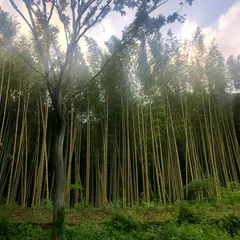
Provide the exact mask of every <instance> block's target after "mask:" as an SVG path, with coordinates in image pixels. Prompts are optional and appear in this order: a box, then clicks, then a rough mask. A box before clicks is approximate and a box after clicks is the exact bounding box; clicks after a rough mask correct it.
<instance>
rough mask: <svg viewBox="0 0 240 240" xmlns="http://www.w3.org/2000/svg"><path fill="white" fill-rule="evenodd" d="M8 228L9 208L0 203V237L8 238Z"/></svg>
mask: <svg viewBox="0 0 240 240" xmlns="http://www.w3.org/2000/svg"><path fill="white" fill-rule="evenodd" d="M10 229H11V224H10V209H9V207H8V206H7V205H0V239H9V238H10V233H11V231H10Z"/></svg>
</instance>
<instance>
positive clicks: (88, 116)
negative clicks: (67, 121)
mask: <svg viewBox="0 0 240 240" xmlns="http://www.w3.org/2000/svg"><path fill="white" fill-rule="evenodd" d="M89 105H90V101H89V93H87V153H86V184H85V202H86V203H87V204H89V187H90V150H91V146H90V144H91V139H90V137H91V123H90V122H91V118H90V106H89Z"/></svg>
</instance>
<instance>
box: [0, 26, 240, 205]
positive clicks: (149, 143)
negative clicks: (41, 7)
mask: <svg viewBox="0 0 240 240" xmlns="http://www.w3.org/2000/svg"><path fill="white" fill-rule="evenodd" d="M15 41H16V43H17V45H18V46H19V49H18V51H19V53H21V54H22V55H23V56H25V58H26V59H28V61H29V62H34V64H35V65H36V66H37V64H38V61H37V55H36V54H35V50H34V48H33V47H32V48H30V47H29V46H34V45H33V44H32V42H31V39H30V38H27V37H24V36H20V37H18V38H17V39H16V40H15ZM85 41H86V44H87V46H88V52H85V53H83V52H81V49H80V48H79V49H78V51H77V53H76V55H75V58H76V61H75V65H74V67H73V69H72V71H73V72H74V73H73V76H74V77H73V79H72V82H71V86H70V87H69V88H67V90H66V91H67V93H66V96H67V97H66V99H65V102H64V103H65V106H64V107H65V108H66V119H68V121H67V134H66V138H65V142H64V159H65V161H64V162H65V171H66V175H67V184H66V199H65V201H66V203H67V204H70V205H71V206H73V205H74V204H77V203H79V202H85V203H87V204H91V205H93V206H97V207H99V206H102V205H103V204H106V203H110V202H119V203H122V205H123V206H132V205H135V204H139V202H141V201H146V202H150V201H157V202H159V203H161V204H167V203H173V202H175V201H177V200H181V199H185V198H189V197H195V198H199V199H201V198H205V197H211V196H213V195H214V196H216V197H217V198H218V199H220V198H221V193H220V188H221V187H222V186H227V185H229V184H230V183H231V182H235V183H238V182H239V170H240V154H239V143H238V136H239V134H240V129H239V121H240V119H239V113H238V112H239V111H238V106H239V104H240V100H239V97H238V94H237V88H238V86H239V82H240V79H239V73H240V59H239V57H238V58H234V57H233V56H230V57H229V58H228V60H227V61H225V59H224V58H223V56H222V55H221V52H220V51H219V50H218V47H217V45H215V43H214V41H213V42H212V43H211V45H210V46H206V45H205V44H204V34H203V33H202V31H201V29H200V28H198V29H196V31H195V33H194V35H193V38H192V40H191V41H185V42H183V41H180V40H178V39H177V38H176V37H175V36H174V35H173V33H172V32H171V30H169V31H168V33H167V35H166V36H162V35H161V34H160V33H159V32H157V33H155V34H152V35H150V36H149V37H147V38H143V39H142V40H141V41H139V42H137V43H135V44H134V45H132V46H130V47H129V48H127V49H125V50H124V51H123V52H122V53H121V55H118V56H117V61H115V62H114V63H113V64H111V65H110V66H109V67H108V68H106V69H104V70H103V72H102V74H101V76H100V77H99V78H98V79H96V80H95V81H94V82H90V83H88V79H89V78H90V76H92V75H93V74H94V73H95V72H97V71H98V70H99V69H100V68H101V67H102V65H103V64H104V61H105V59H106V58H107V55H108V54H109V52H111V45H112V44H113V42H114V38H113V39H111V40H110V41H109V42H108V44H107V45H106V46H107V47H106V49H101V48H100V47H99V46H98V45H97V43H96V41H95V40H94V39H92V38H87V37H86V38H85ZM111 43H112V44H111ZM0 61H1V63H0V65H1V68H0V73H1V89H0V93H1V109H0V110H1V115H0V116H1V122H2V124H1V131H0V142H1V148H0V151H1V161H0V164H1V167H0V169H1V173H0V186H1V188H0V191H1V196H2V198H3V199H5V200H4V201H6V202H7V203H13V202H17V203H19V204H20V205H21V206H23V207H26V206H31V205H32V204H38V203H40V202H41V201H42V200H43V199H47V200H49V199H51V197H52V186H53V180H52V179H53V175H54V172H53V171H52V166H51V162H49V158H50V154H51V143H52V132H53V131H54V127H55V122H54V120H53V118H52V114H53V113H52V105H51V101H50V100H49V96H48V94H47V91H46V89H45V86H44V85H43V83H42V81H41V76H39V74H37V73H36V72H35V71H34V70H33V69H32V68H30V67H29V66H28V65H27V64H26V63H25V61H24V60H23V59H22V58H20V57H19V55H17V54H14V53H10V52H9V51H7V50H5V49H1V58H0ZM75 93H76V94H75ZM69 96H70V97H69ZM195 181H203V182H205V183H206V184H207V182H210V185H211V184H212V185H211V186H212V187H211V188H209V189H208V190H207V191H205V190H206V189H205V190H204V189H201V191H199V192H198V193H197V194H198V195H197V196H191V188H193V187H194V182H195ZM191 184H192V185H191ZM202 184H204V183H202ZM188 188H189V189H188Z"/></svg>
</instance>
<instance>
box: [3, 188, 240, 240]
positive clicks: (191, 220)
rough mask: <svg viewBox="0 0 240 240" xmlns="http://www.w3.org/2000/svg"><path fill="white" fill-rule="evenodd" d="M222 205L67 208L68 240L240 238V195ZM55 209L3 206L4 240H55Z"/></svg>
mask: <svg viewBox="0 0 240 240" xmlns="http://www.w3.org/2000/svg"><path fill="white" fill-rule="evenodd" d="M225 196H226V198H224V199H223V200H222V201H182V202H178V203H175V204H173V205H166V206H160V205H158V204H156V203H148V204H147V203H142V204H141V205H140V206H135V207H132V208H122V207H121V206H120V205H118V204H115V205H108V206H106V207H103V208H92V207H90V206H87V205H77V206H76V207H75V208H66V228H65V238H64V239H66V240H70V239H71V240H80V239H81V240H82V239H85V240H88V239H89V240H91V239H96V240H101V239H102V240H108V239H109V240H117V239H119V240H153V239H156V240H195V239H196V240H209V239H211V240H232V239H234V240H240V192H235V193H234V195H231V193H227V194H226V195H225ZM51 222H52V206H51V203H50V202H46V201H45V202H42V203H41V204H39V205H37V206H33V207H32V208H21V207H20V206H16V205H8V206H7V205H0V240H6V239H11V240H20V239H27V240H50V239H51Z"/></svg>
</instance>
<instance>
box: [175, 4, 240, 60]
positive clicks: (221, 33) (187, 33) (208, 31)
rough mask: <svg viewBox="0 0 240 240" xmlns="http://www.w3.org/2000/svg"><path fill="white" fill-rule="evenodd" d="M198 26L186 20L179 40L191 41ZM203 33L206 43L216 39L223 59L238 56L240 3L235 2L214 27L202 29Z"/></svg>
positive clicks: (239, 52)
mask: <svg viewBox="0 0 240 240" xmlns="http://www.w3.org/2000/svg"><path fill="white" fill-rule="evenodd" d="M198 25H199V24H198V23H197V22H195V21H188V20H187V21H186V22H185V23H184V24H183V25H182V27H181V29H180V34H179V36H180V38H182V39H184V38H185V39H191V36H192V34H193V32H194V31H195V30H196V28H197V26H198ZM203 32H204V34H205V36H206V42H207V43H210V42H211V41H212V40H213V38H216V43H217V44H218V46H219V49H220V50H221V52H222V54H223V55H224V57H226V58H227V57H228V56H229V55H231V54H233V55H238V54H240V1H236V2H235V4H233V5H232V7H230V8H229V9H228V10H227V11H226V13H225V14H223V15H221V16H220V17H219V18H218V20H217V22H216V23H215V24H214V25H209V26H207V27H205V28H203Z"/></svg>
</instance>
